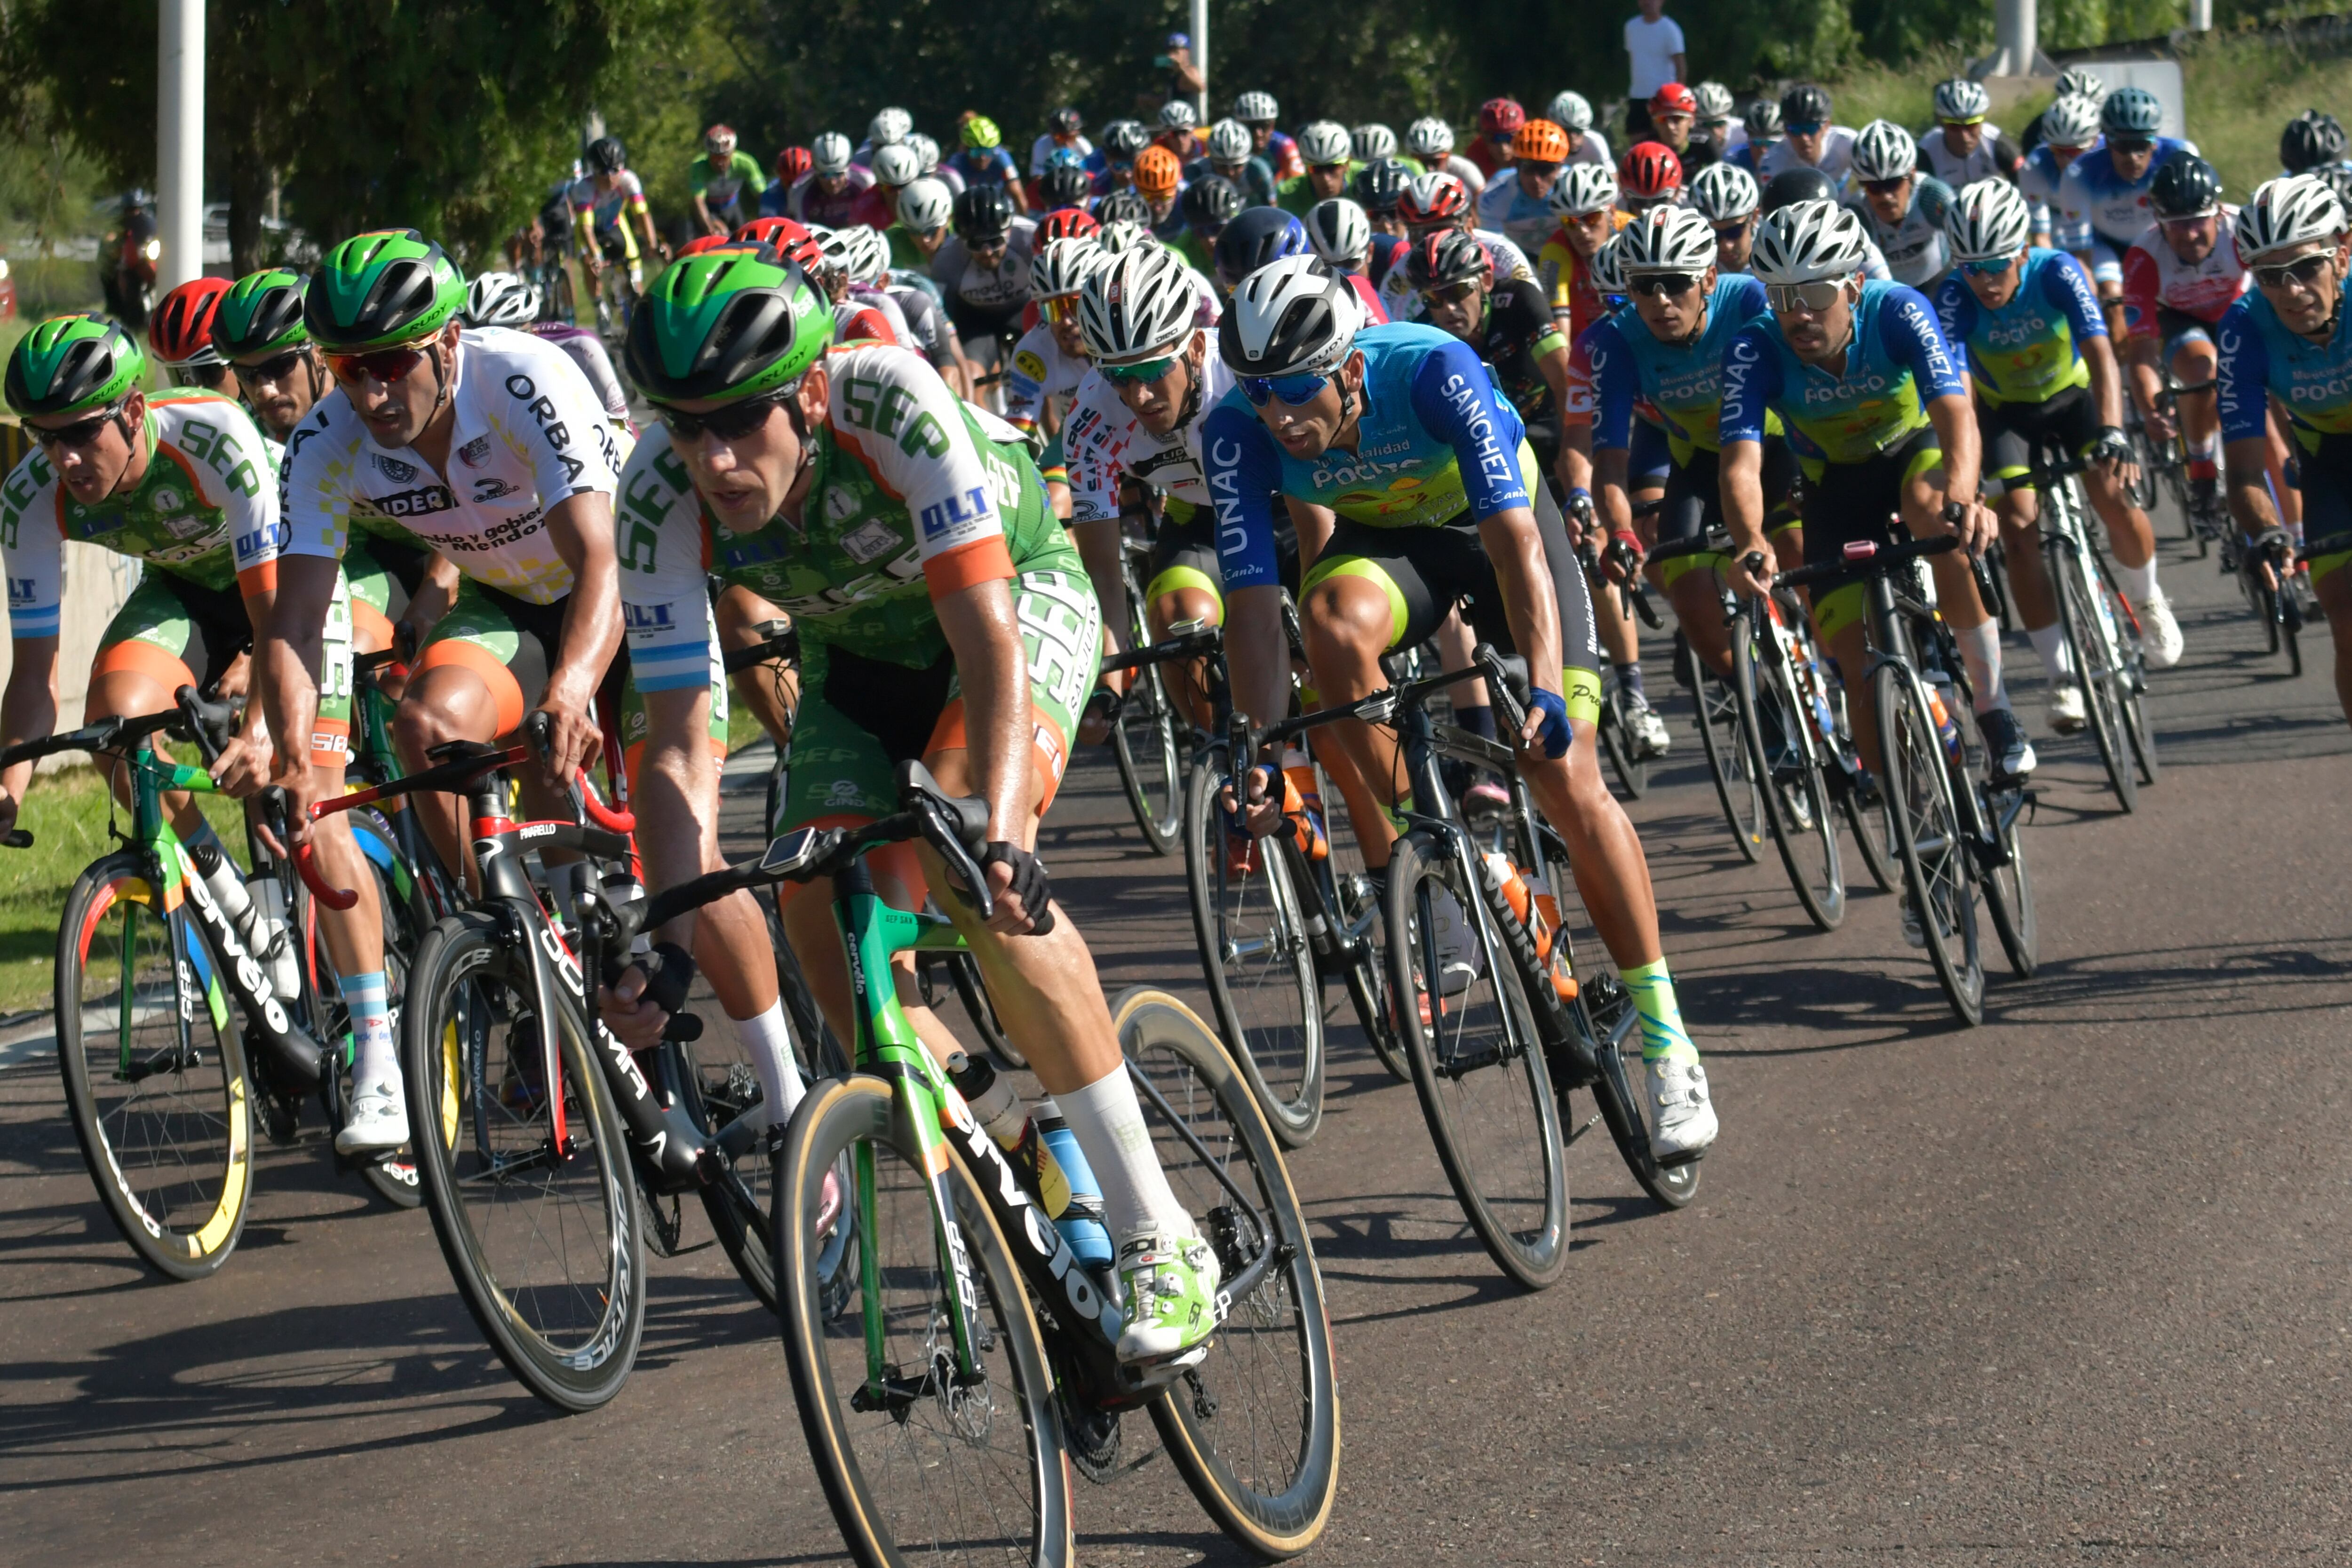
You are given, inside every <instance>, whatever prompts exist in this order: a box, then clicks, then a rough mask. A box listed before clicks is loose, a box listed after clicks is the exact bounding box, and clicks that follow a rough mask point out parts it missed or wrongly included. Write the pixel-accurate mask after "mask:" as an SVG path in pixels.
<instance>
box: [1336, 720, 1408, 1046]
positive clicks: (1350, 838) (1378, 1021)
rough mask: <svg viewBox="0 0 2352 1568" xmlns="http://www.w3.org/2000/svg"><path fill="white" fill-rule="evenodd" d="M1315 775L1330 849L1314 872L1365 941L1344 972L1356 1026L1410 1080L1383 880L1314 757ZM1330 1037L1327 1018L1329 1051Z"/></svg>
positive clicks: (1350, 927) (1344, 919) (1342, 798)
mask: <svg viewBox="0 0 2352 1568" xmlns="http://www.w3.org/2000/svg"><path fill="white" fill-rule="evenodd" d="M1315 781H1316V787H1317V788H1318V790H1319V791H1320V792H1321V795H1322V797H1323V831H1324V835H1325V837H1327V838H1328V839H1329V841H1330V845H1331V853H1330V854H1329V855H1328V856H1327V857H1325V858H1324V859H1323V861H1322V862H1321V864H1320V865H1318V866H1317V867H1315V868H1314V875H1315V876H1316V878H1317V879H1318V889H1320V891H1321V893H1322V895H1323V900H1324V907H1325V908H1326V909H1328V910H1329V911H1330V912H1331V914H1332V916H1333V918H1335V919H1336V920H1338V921H1340V922H1341V924H1342V925H1343V926H1344V927H1345V928H1346V929H1347V930H1348V931H1349V932H1350V933H1352V934H1354V935H1356V936H1358V937H1360V938H1361V939H1362V942H1363V944H1364V951H1363V952H1362V953H1361V954H1360V956H1359V957H1358V958H1357V959H1356V961H1355V962H1353V963H1349V965H1348V968H1347V973H1346V974H1345V976H1344V983H1345V984H1346V985H1347V988H1348V999H1349V1002H1350V1003H1352V1004H1353V1005H1354V1006H1355V1010H1356V1024H1357V1026H1358V1027H1360V1028H1361V1029H1362V1030H1363V1031H1364V1040H1365V1043H1366V1044H1368V1045H1369V1046H1370V1047H1371V1048H1372V1055H1373V1057H1374V1058H1377V1059H1378V1060H1379V1062H1380V1064H1381V1067H1383V1068H1387V1069H1388V1073H1389V1076H1390V1077H1391V1078H1393V1079H1396V1081H1397V1082H1399V1083H1411V1082H1412V1064H1411V1063H1409V1062H1407V1061H1406V1060H1405V1059H1404V1047H1402V1046H1401V1045H1399V1044H1398V1043H1397V1037H1396V1024H1395V1021H1394V1019H1393V1018H1392V1017H1391V1015H1390V1010H1389V969H1388V956H1387V937H1388V912H1387V911H1386V910H1383V909H1382V908H1381V898H1380V885H1379V884H1378V883H1377V882H1375V881H1374V880H1373V879H1372V877H1371V873H1370V870H1369V868H1367V867H1366V866H1365V864H1364V850H1363V845H1362V844H1361V843H1360V841H1359V840H1358V838H1357V837H1356V825H1355V821H1354V819H1353V818H1352V817H1351V816H1349V813H1348V802H1347V797H1345V796H1344V795H1340V793H1339V791H1338V790H1337V789H1336V788H1334V787H1333V786H1332V784H1331V780H1330V776H1329V775H1328V774H1327V773H1325V772H1324V771H1323V763H1321V761H1320V760H1318V761H1317V762H1316V763H1315ZM1330 1037H1331V1033H1330V1026H1329V1025H1328V1023H1327V1024H1326V1025H1325V1026H1324V1031H1323V1038H1324V1043H1325V1047H1326V1050H1327V1052H1328V1047H1329V1043H1330ZM1327 1070H1328V1069H1327Z"/></svg>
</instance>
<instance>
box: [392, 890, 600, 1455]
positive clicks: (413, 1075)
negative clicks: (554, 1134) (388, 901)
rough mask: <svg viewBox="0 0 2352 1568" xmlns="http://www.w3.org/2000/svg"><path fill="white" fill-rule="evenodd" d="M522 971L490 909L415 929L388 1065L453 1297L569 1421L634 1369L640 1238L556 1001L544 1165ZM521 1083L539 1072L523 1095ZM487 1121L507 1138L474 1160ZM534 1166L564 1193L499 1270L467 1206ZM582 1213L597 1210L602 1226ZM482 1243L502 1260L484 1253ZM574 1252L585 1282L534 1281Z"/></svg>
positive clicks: (541, 1094)
mask: <svg viewBox="0 0 2352 1568" xmlns="http://www.w3.org/2000/svg"><path fill="white" fill-rule="evenodd" d="M529 964H530V958H529V956H528V955H527V954H523V953H518V952H514V951H512V950H510V949H509V947H508V946H507V944H506V942H505V941H504V939H503V938H502V937H501V936H500V934H499V919H498V917H497V916H496V915H495V914H493V913H490V912H487V911H483V910H468V911H467V912H466V913H463V914H459V915H453V916H451V917H450V918H448V919H447V920H445V921H441V922H440V924H438V925H436V927H434V929H433V930H432V931H428V932H427V933H425V941H424V942H423V944H422V945H421V946H420V947H419V948H418V950H417V954H416V964H415V968H414V969H413V970H412V971H411V972H410V978H411V984H412V990H411V999H410V1004H409V1006H408V1008H407V1010H406V1012H405V1013H404V1016H402V1019H401V1054H402V1069H403V1072H404V1075H405V1078H406V1080H407V1089H408V1124H409V1134H410V1140H411V1146H412V1147H414V1148H415V1149H416V1150H417V1152H418V1156H419V1157H418V1161H417V1174H418V1177H419V1178H420V1182H421V1184H422V1186H423V1187H424V1191H425V1208H426V1209H427V1211H428V1212H430V1213H431V1215H432V1216H433V1229H434V1233H435V1235H436V1236H437V1237H439V1238H440V1242H441V1253H442V1256H443V1257H444V1258H446V1259H447V1260H448V1264H449V1273H450V1276H451V1278H452V1279H455V1280H456V1281H457V1293H458V1295H459V1296H460V1297H461V1298H463V1299H464V1300H465V1303H466V1308H467V1310H468V1311H469V1312H471V1313H472V1314H473V1316H474V1321H475V1322H476V1324H478V1326H479V1327H480V1329H481V1331H482V1333H483V1335H484V1337H485V1338H487V1339H488V1341H489V1343H490V1347H491V1348H492V1349H493V1350H495V1351H496V1352H498V1354H499V1360H501V1361H503V1362H505V1363H506V1364H507V1367H508V1369H509V1371H511V1372H512V1373H514V1374H515V1376H516V1378H517V1379H518V1380H519V1381H520V1382H521V1384H523V1386H524V1387H526V1388H528V1389H530V1391H531V1392H532V1393H533V1394H537V1395H538V1396H539V1397H540V1398H541V1399H542V1400H544V1401H546V1402H547V1403H548V1404H549V1405H553V1406H554V1407H555V1408H557V1409H559V1410H564V1411H574V1412H576V1411H582V1410H590V1409H593V1408H595V1407H596V1406H597V1405H603V1404H604V1403H605V1402H606V1401H608V1400H610V1399H611V1398H612V1397H613V1395H614V1394H617V1393H619V1392H620V1389H621V1384H623V1383H624V1382H625V1381H626V1380H627V1377H628V1375H629V1369H630V1367H631V1366H632V1365H633V1364H634V1363H635V1361H636V1354H637V1344H638V1342H639V1340H640V1338H641V1337H642V1336H643V1334H644V1332H645V1323H646V1261H645V1234H644V1231H643V1229H642V1228H641V1226H640V1225H639V1216H638V1208H637V1194H636V1187H637V1184H636V1180H635V1173H634V1171H633V1169H632V1165H631V1161H630V1158H629V1154H628V1152H627V1145H626V1143H625V1141H624V1137H623V1133H622V1129H621V1121H620V1113H619V1111H618V1110H616V1109H615V1107H614V1104H613V1100H612V1097H611V1095H610V1094H609V1093H608V1092H607V1091H606V1089H605V1086H604V1075H603V1072H602V1070H601V1068H600V1067H599V1066H598V1064H597V1063H596V1061H595V1060H594V1059H593V1057H592V1056H591V1054H590V1051H589V1049H588V1046H587V1042H586V1040H585V1038H584V1037H583V1029H584V1020H583V1019H582V1018H581V1017H580V1016H578V1015H577V1014H576V1013H574V1012H573V1011H572V1008H571V1007H570V1006H568V1005H564V1004H562V1002H559V1003H558V1004H557V1018H556V1024H557V1040H558V1052H557V1064H558V1071H559V1073H560V1075H561V1079H562V1086H563V1087H562V1097H563V1104H564V1108H565V1116H566V1121H567V1128H566V1131H567V1134H568V1136H569V1138H570V1140H571V1142H572V1150H571V1152H569V1153H567V1154H566V1155H564V1156H563V1157H562V1161H561V1163H560V1165H556V1166H553V1167H550V1166H548V1165H546V1164H545V1163H544V1162H546V1161H547V1159H548V1144H549V1140H550V1133H551V1129H552V1118H551V1116H549V1117H542V1116H541V1111H542V1110H544V1109H545V1108H546V1107H547V1106H549V1105H550V1104H551V1100H550V1099H549V1097H548V1096H547V1094H546V1093H545V1089H544V1083H543V1074H544V1071H545V1068H544V1066H543V1065H542V1064H541V1061H540V1058H539V1040H538V1030H537V1026H536V1023H535V1022H533V1021H532V1020H531V1018H530V1013H529V1011H528V1009H529V1008H530V1005H532V997H533V990H532V985H531V981H530V968H529ZM500 1014H503V1019H501V1017H500ZM501 1023H503V1025H504V1033H505V1037H506V1042H507V1043H508V1045H509V1047H510V1048H508V1049H505V1050H499V1049H496V1048H494V1046H493V1042H492V1038H491V1037H492V1034H493V1032H494V1031H497V1030H498V1029H499V1026H500V1025H501ZM534 1074H540V1075H542V1081H541V1084H539V1085H536V1086H535V1085H534V1084H533V1082H532V1075H534ZM493 1101H495V1103H492V1102H493ZM453 1110H454V1112H455V1114H454V1116H453V1114H452V1112H453ZM428 1117H430V1118H432V1120H427V1119H428ZM493 1119H496V1121H497V1122H498V1123H499V1125H498V1126H497V1127H496V1128H495V1131H497V1132H499V1133H504V1134H510V1136H509V1137H508V1138H507V1139H506V1140H505V1141H504V1143H503V1145H502V1147H501V1148H499V1149H497V1150H492V1151H489V1152H490V1155H491V1158H490V1159H489V1161H488V1162H485V1161H484V1160H483V1159H482V1155H483V1154H484V1152H485V1145H487V1144H488V1143H489V1142H491V1139H492V1135H493V1131H494V1128H493ZM453 1123H454V1124H455V1125H456V1126H457V1137H456V1138H455V1139H446V1140H445V1139H444V1138H443V1137H442V1136H441V1135H440V1130H441V1128H442V1127H444V1126H447V1125H451V1124H453ZM469 1134H470V1136H469ZM508 1151H512V1152H508ZM533 1161H538V1162H541V1164H540V1165H539V1166H537V1167H536V1168H537V1169H553V1170H554V1171H555V1172H556V1174H555V1175H553V1176H552V1177H551V1178H550V1179H549V1180H548V1181H546V1182H543V1183H542V1182H533V1183H532V1185H533V1186H535V1187H541V1188H544V1189H552V1188H553V1187H554V1186H555V1185H556V1184H559V1183H562V1184H566V1185H567V1186H568V1187H569V1189H570V1195H569V1196H568V1197H567V1198H565V1199H563V1200H562V1209H561V1211H560V1223H555V1224H552V1225H551V1222H550V1221H549V1220H548V1219H546V1218H545V1217H544V1216H533V1217H532V1218H531V1219H530V1221H528V1222H527V1223H526V1224H525V1225H524V1226H522V1227H521V1228H522V1229H523V1230H524V1231H525V1232H526V1233H528V1236H529V1237H530V1240H529V1241H527V1242H526V1243H525V1245H526V1246H527V1247H528V1246H530V1245H532V1244H536V1245H539V1246H540V1247H541V1249H542V1250H543V1251H545V1252H546V1253H547V1254H548V1256H547V1257H545V1258H539V1259H531V1258H520V1259H517V1260H515V1261H513V1262H512V1263H511V1264H509V1261H508V1260H507V1259H506V1258H505V1257H504V1256H503V1251H504V1248H503V1243H504V1241H505V1239H506V1237H505V1236H504V1235H503V1229H504V1227H503V1226H500V1225H499V1223H498V1216H496V1215H492V1216H490V1219H489V1223H488V1226H485V1224H483V1223H480V1222H478V1219H477V1217H476V1215H474V1213H473V1212H472V1207H471V1205H470V1202H469V1200H471V1199H473V1198H476V1197H478V1196H479V1195H482V1194H488V1195H489V1198H490V1200H491V1201H493V1202H495V1201H496V1199H497V1197H498V1195H499V1194H501V1193H502V1192H503V1191H504V1190H505V1189H507V1188H508V1187H509V1185H510V1184H511V1183H510V1181H509V1173H510V1172H513V1171H515V1170H517V1169H518V1168H520V1170H521V1171H522V1172H523V1173H525V1176H526V1179H528V1178H529V1176H530V1173H532V1172H533V1170H534V1166H533V1164H532V1162H533ZM583 1178H584V1179H583ZM592 1207H595V1208H601V1210H602V1213H603V1215H604V1217H603V1220H602V1222H601V1224H600V1223H599V1222H598V1221H597V1220H596V1219H595V1218H594V1217H593V1216H592V1215H591V1213H590V1210H591V1209H592ZM583 1227H584V1228H585V1230H586V1234H584V1235H583V1237H582V1240H581V1241H580V1244H579V1245H578V1247H569V1246H566V1247H558V1246H557V1243H556V1238H554V1237H549V1236H548V1234H547V1232H548V1231H549V1230H550V1229H551V1228H552V1229H555V1230H558V1231H560V1232H561V1237H562V1241H564V1242H566V1243H569V1242H570V1241H571V1240H572V1237H573V1235H574V1233H575V1232H579V1231H582V1230H583ZM486 1230H496V1231H499V1232H500V1233H501V1234H499V1235H496V1236H492V1235H487V1234H486ZM494 1248H496V1249H497V1250H499V1252H500V1254H501V1256H499V1257H498V1258H492V1257H491V1256H489V1254H490V1253H491V1251H492V1250H493V1249H494ZM574 1253H576V1254H577V1256H579V1257H581V1258H583V1259H586V1258H593V1259H595V1260H597V1261H596V1264H595V1265H594V1268H595V1275H594V1278H593V1279H583V1280H581V1281H577V1282H575V1281H572V1280H569V1279H562V1278H561V1277H560V1274H559V1278H558V1280H557V1282H556V1283H555V1284H553V1285H552V1286H547V1285H543V1284H541V1282H540V1281H539V1279H536V1278H534V1276H533V1272H532V1269H533V1267H534V1265H536V1266H537V1267H538V1268H542V1269H553V1270H559V1271H560V1270H561V1269H562V1268H563V1267H565V1265H566V1264H567V1262H568V1260H569V1258H571V1257H572V1255H573V1254H574ZM559 1254H560V1255H559Z"/></svg>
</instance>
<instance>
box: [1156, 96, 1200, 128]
mask: <svg viewBox="0 0 2352 1568" xmlns="http://www.w3.org/2000/svg"><path fill="white" fill-rule="evenodd" d="M1199 123H1201V117H1200V116H1199V115H1198V114H1196V113H1194V112H1193V110H1192V100H1190V99H1184V98H1171V99H1170V100H1168V101H1167V102H1165V103H1163V104H1161V105H1160V129H1161V130H1163V131H1190V130H1192V127H1194V126H1195V125H1198V124H1199Z"/></svg>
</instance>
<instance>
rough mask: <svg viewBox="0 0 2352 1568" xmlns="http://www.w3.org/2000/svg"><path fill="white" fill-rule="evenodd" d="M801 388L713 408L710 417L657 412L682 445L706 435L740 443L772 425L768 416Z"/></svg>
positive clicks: (681, 411) (675, 411)
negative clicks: (767, 425)
mask: <svg viewBox="0 0 2352 1568" xmlns="http://www.w3.org/2000/svg"><path fill="white" fill-rule="evenodd" d="M799 389H800V388H799V384H798V383H794V384H793V386H791V387H789V388H787V389H786V390H784V391H782V392H772V393H770V394H768V395H766V396H765V397H752V398H747V399H745V400H744V401H743V402H741V403H730V404H727V405H723V406H721V407H718V408H713V409H711V410H710V411H709V413H707V414H688V413H687V412H686V411H685V410H684V409H682V408H659V407H657V408H656V409H655V410H654V412H655V413H656V414H657V415H658V416H660V417H661V422H662V425H663V426H664V427H665V428H666V429H667V430H668V431H669V433H670V434H671V435H673V436H675V437H677V438H678V439H679V440H681V441H698V440H700V439H701V438H702V436H703V433H704V432H705V431H708V432H709V433H710V434H711V435H713V436H716V437H719V439H720V440H722V441H740V440H741V439H743V437H746V436H749V435H751V434H753V433H755V432H756V431H758V430H759V429H760V428H761V426H764V425H766V424H767V423H768V416H769V415H771V414H773V413H774V412H775V411H776V410H777V409H779V408H781V407H782V406H783V405H784V401H785V399H787V398H789V397H791V396H792V395H793V393H794V392H797V391H798V390H799Z"/></svg>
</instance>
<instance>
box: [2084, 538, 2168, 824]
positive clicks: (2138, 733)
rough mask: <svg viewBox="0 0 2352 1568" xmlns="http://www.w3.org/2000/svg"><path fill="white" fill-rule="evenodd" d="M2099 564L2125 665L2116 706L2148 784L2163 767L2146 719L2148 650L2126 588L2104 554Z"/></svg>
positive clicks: (2103, 591)
mask: <svg viewBox="0 0 2352 1568" xmlns="http://www.w3.org/2000/svg"><path fill="white" fill-rule="evenodd" d="M2097 565H2098V569H2099V576H2098V592H2099V593H2100V594H2101V595H2103V596H2104V598H2105V603H2106V606H2107V616H2108V619H2109V620H2110V621H2111V622H2112V623H2113V624H2114V626H2115V628H2116V636H2117V637H2118V638H2119V639H2120V642H2121V648H2122V653H2123V665H2122V668H2120V669H2119V670H2118V671H2117V673H2116V694H2117V698H2118V700H2117V702H2116V709H2117V710H2118V711H2119V712H2120V714H2121V715H2122V718H2123V722H2124V738H2125V739H2126V740H2127V741H2129V742H2131V752H2132V758H2133V760H2134V761H2135V762H2137V763H2138V764H2139V782H2140V784H2142V785H2143V786H2145V785H2147V784H2154V783H2155V782H2156V779H2157V774H2158V771H2159V770H2160V769H2161V767H2162V764H2161V763H2158V761H2157V756H2156V731H2154V730H2153V729H2151V728H2150V727H2149V725H2148V721H2147V647H2146V645H2145V639H2144V638H2143V637H2141V635H2140V631H2139V623H2138V619H2137V616H2135V615H2134V614H2133V612H2132V611H2131V609H2130V607H2129V605H2128V604H2127V603H2126V600H2125V599H2124V596H2123V591H2122V590H2121V589H2119V588H2117V587H2116V580H2115V574H2113V573H2112V572H2110V571H2108V570H2107V563H2106V561H2105V558H2104V557H2102V558H2101V559H2100V560H2099V561H2098V563H2097Z"/></svg>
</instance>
